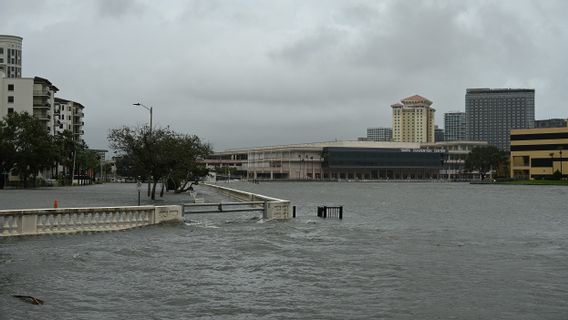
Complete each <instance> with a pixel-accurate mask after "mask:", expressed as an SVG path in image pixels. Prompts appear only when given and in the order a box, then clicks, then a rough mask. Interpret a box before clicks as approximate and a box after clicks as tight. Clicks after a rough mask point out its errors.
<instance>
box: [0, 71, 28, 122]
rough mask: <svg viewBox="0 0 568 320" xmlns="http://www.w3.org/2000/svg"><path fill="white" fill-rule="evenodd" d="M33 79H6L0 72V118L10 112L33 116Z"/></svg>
mask: <svg viewBox="0 0 568 320" xmlns="http://www.w3.org/2000/svg"><path fill="white" fill-rule="evenodd" d="M33 92H34V79H33V78H7V77H5V74H4V73H3V72H2V71H0V118H3V117H5V116H6V115H7V114H9V113H12V112H27V113H29V114H33Z"/></svg>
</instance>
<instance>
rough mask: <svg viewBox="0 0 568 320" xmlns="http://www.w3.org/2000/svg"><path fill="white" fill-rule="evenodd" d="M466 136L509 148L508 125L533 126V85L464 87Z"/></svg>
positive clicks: (503, 148) (515, 127) (520, 127)
mask: <svg viewBox="0 0 568 320" xmlns="http://www.w3.org/2000/svg"><path fill="white" fill-rule="evenodd" d="M465 113H466V128H467V137H468V139H469V140H473V141H487V142H488V143H489V144H490V145H494V146H496V147H498V148H499V149H500V150H504V151H509V137H510V134H511V129H527V128H533V127H534V89H488V88H479V89H467V91H466V94H465Z"/></svg>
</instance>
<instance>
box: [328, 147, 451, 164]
mask: <svg viewBox="0 0 568 320" xmlns="http://www.w3.org/2000/svg"><path fill="white" fill-rule="evenodd" d="M322 155H323V159H324V161H323V163H322V166H323V168H328V169H360V168H363V169H379V168H414V169H423V168H429V169H440V168H442V166H443V162H444V159H445V157H446V154H445V153H442V152H436V150H427V149H378V148H373V149H368V148H342V147H332V148H324V149H323V154H322Z"/></svg>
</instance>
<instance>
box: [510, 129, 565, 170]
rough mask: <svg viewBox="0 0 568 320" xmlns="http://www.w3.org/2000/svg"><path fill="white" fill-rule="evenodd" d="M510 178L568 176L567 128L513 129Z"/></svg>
mask: <svg viewBox="0 0 568 320" xmlns="http://www.w3.org/2000/svg"><path fill="white" fill-rule="evenodd" d="M510 139H511V159H510V163H511V166H510V170H511V178H515V179H531V180H532V179H550V178H552V177H553V175H554V173H555V172H558V173H559V174H560V175H561V176H562V178H566V177H567V176H568V159H566V158H568V157H567V156H568V127H565V128H538V129H537V128H535V129H514V130H511V137H510Z"/></svg>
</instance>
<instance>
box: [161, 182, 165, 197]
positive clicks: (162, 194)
mask: <svg viewBox="0 0 568 320" xmlns="http://www.w3.org/2000/svg"><path fill="white" fill-rule="evenodd" d="M164 187H165V183H164V179H162V190H161V191H160V198H163V197H164Z"/></svg>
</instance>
